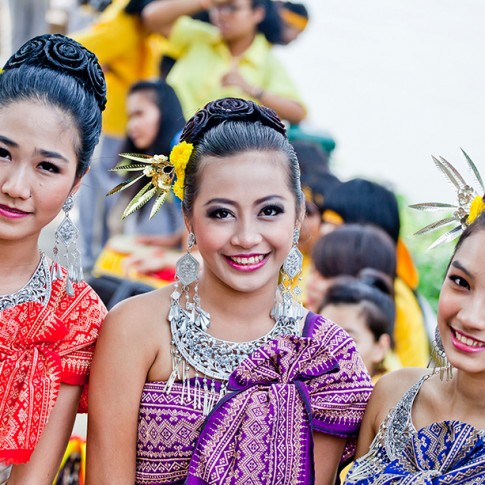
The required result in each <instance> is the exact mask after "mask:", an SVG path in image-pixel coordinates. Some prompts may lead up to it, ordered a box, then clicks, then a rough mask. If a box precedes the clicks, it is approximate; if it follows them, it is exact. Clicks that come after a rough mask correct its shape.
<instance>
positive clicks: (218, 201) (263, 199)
mask: <svg viewBox="0 0 485 485" xmlns="http://www.w3.org/2000/svg"><path fill="white" fill-rule="evenodd" d="M272 199H278V200H281V201H284V200H285V198H284V197H281V195H276V194H275V195H268V196H266V197H261V199H257V200H256V201H255V205H259V204H262V203H264V202H267V201H268V200H272ZM210 204H228V205H232V206H236V205H237V204H236V203H235V202H234V201H233V200H231V199H224V198H220V197H218V198H215V199H211V200H209V201H207V202H206V203H205V204H204V206H208V205H210Z"/></svg>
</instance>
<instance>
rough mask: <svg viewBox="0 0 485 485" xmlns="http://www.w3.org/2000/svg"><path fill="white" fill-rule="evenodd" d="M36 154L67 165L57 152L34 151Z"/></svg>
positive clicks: (64, 158)
mask: <svg viewBox="0 0 485 485" xmlns="http://www.w3.org/2000/svg"><path fill="white" fill-rule="evenodd" d="M36 152H37V153H39V154H40V155H42V156H43V157H47V158H56V159H57V160H62V161H63V162H65V163H69V160H68V159H67V158H66V157H64V156H63V155H61V154H60V153H58V152H52V151H50V150H42V149H40V150H36Z"/></svg>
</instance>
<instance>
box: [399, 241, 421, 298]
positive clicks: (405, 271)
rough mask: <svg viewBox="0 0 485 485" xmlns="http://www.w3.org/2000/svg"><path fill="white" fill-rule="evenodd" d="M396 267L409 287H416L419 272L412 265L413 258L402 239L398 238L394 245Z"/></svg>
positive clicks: (400, 276)
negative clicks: (395, 245)
mask: <svg viewBox="0 0 485 485" xmlns="http://www.w3.org/2000/svg"><path fill="white" fill-rule="evenodd" d="M396 251H397V253H396V255H397V268H396V273H397V275H398V276H399V278H401V279H402V280H403V281H404V282H405V283H406V284H407V285H408V286H409V287H410V288H411V289H413V290H415V289H416V288H417V287H418V282H419V274H418V270H417V269H416V266H415V265H414V262H413V258H412V257H411V254H410V252H409V250H408V248H407V247H406V245H405V244H404V242H403V240H402V239H400V238H399V239H398V241H397V247H396Z"/></svg>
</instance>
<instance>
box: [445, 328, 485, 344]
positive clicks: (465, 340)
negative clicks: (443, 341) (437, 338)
mask: <svg viewBox="0 0 485 485" xmlns="http://www.w3.org/2000/svg"><path fill="white" fill-rule="evenodd" d="M451 332H452V333H453V336H454V337H455V339H456V340H457V341H458V342H461V343H462V344H464V345H467V346H468V347H476V348H485V342H482V341H480V340H475V339H472V338H470V337H466V336H465V335H463V334H461V333H459V332H458V331H456V330H455V329H454V328H452V329H451Z"/></svg>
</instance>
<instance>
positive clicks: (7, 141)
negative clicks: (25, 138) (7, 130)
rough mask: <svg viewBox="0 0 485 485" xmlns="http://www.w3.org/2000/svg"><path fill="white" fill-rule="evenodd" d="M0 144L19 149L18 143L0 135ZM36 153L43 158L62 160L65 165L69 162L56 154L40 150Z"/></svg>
mask: <svg viewBox="0 0 485 485" xmlns="http://www.w3.org/2000/svg"><path fill="white" fill-rule="evenodd" d="M0 142H1V143H4V144H5V145H7V146H9V147H12V148H19V146H20V145H19V144H18V143H16V142H14V141H13V140H11V139H10V138H7V137H6V136H3V135H0ZM36 153H38V154H40V155H41V156H43V157H47V158H55V159H57V160H62V161H64V162H66V163H69V160H68V159H67V158H66V157H64V156H63V155H61V154H60V153H58V152H53V151H50V150H43V149H40V150H36Z"/></svg>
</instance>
